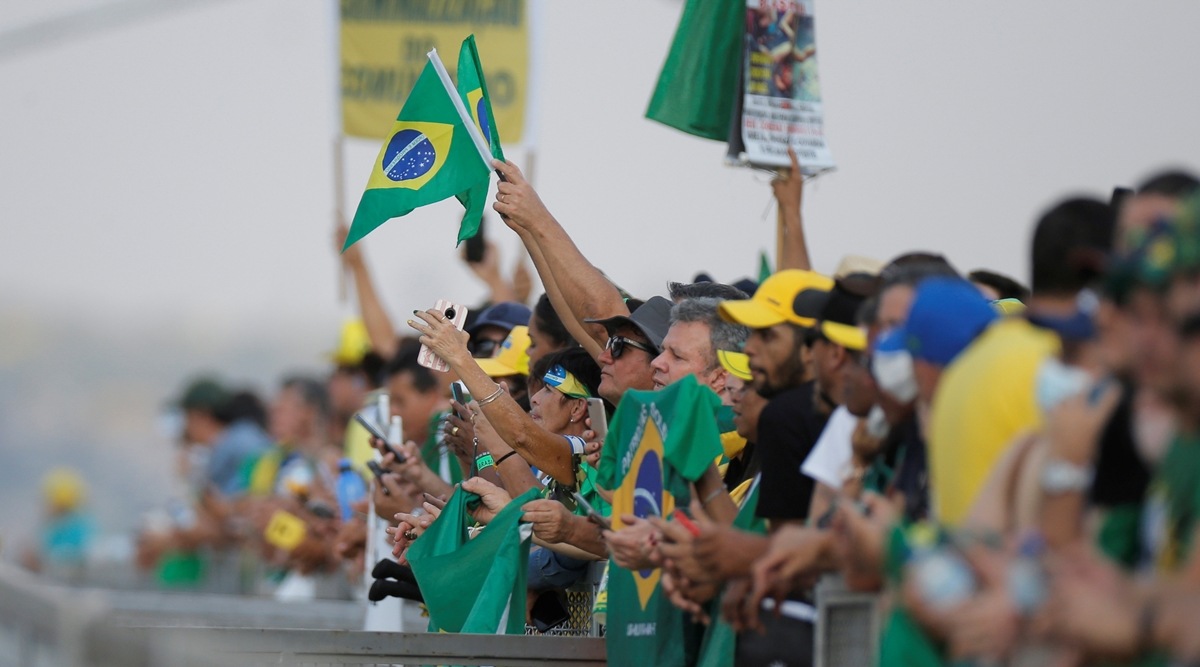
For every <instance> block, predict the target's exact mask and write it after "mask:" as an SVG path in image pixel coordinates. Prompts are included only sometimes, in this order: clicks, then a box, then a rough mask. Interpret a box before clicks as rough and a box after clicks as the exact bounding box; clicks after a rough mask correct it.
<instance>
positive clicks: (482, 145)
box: [426, 49, 504, 181]
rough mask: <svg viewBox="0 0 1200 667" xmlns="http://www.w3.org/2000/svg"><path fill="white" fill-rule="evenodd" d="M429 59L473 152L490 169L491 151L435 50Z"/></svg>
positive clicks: (501, 175)
mask: <svg viewBox="0 0 1200 667" xmlns="http://www.w3.org/2000/svg"><path fill="white" fill-rule="evenodd" d="M426 56H428V57H429V62H431V63H433V69H435V70H436V71H437V75H438V78H439V79H441V81H442V86H443V87H445V89H446V94H447V95H449V96H450V101H451V102H453V103H454V110H455V111H457V112H458V116H459V118H461V119H462V122H463V125H466V126H467V133H468V134H470V135H471V143H473V144H475V150H477V151H479V157H480V158H481V159H482V160H483V163H484V164H485V165H487V167H488V169H492V160H493V159H494V158H493V157H492V151H491V150H490V149H489V148H488V142H487V140H486V139H484V138H483V133H481V132H480V131H479V126H477V125H476V124H475V121H474V120H472V119H471V114H470V113H469V112H468V111H467V106H466V105H465V104H463V101H462V98H461V97H460V96H459V94H458V89H457V88H455V87H454V82H453V81H451V80H450V73H449V72H447V71H446V65H444V64H443V63H442V58H441V56H439V55H438V52H437V49H432V50H430V52H429V53H427V54H426ZM493 171H494V172H495V173H496V175H497V176H499V177H500V180H502V181H503V180H504V174H502V173H500V170H499V169H493Z"/></svg>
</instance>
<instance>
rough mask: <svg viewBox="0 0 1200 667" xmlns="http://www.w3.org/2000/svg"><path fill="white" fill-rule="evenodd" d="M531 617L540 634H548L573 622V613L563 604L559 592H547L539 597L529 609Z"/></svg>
mask: <svg viewBox="0 0 1200 667" xmlns="http://www.w3.org/2000/svg"><path fill="white" fill-rule="evenodd" d="M529 616H530V618H531V619H533V627H535V628H537V631H538V632H548V631H550V630H553V629H554V628H557V627H558V626H560V625H562V624H564V623H566V622H567V621H569V620H571V612H569V611H568V610H567V607H566V605H564V604H563V601H562V599H561V598H560V597H559V594H558V591H545V592H544V593H542V594H541V595H539V596H538V598H537V600H535V601H534V603H533V607H531V608H530V609H529Z"/></svg>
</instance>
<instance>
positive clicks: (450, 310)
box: [446, 308, 454, 320]
mask: <svg viewBox="0 0 1200 667" xmlns="http://www.w3.org/2000/svg"><path fill="white" fill-rule="evenodd" d="M446 319H448V320H452V319H454V309H453V308H447V309H446Z"/></svg>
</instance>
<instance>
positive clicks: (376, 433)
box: [354, 410, 407, 463]
mask: <svg viewBox="0 0 1200 667" xmlns="http://www.w3.org/2000/svg"><path fill="white" fill-rule="evenodd" d="M363 412H364V411H363V410H359V411H358V412H355V413H354V420H355V421H357V422H358V423H359V424H361V425H362V427H363V428H365V429H367V433H370V434H371V437H372V438H374V439H375V440H378V441H380V442H382V443H383V447H384V449H385V450H387V452H388V453H389V454H391V455H392V456H394V457H395V458H396V463H404V462H405V461H406V460H407V459H406V458H405V457H404V454H402V453H400V450H398V449H396V448H395V447H393V446H392V445H391V444H390V443H388V437H387V434H386V433H384V432H383V429H382V428H380V426H379V424H376V423H375V420H374V419H371V418H370V417H367V416H366V415H365V414H363Z"/></svg>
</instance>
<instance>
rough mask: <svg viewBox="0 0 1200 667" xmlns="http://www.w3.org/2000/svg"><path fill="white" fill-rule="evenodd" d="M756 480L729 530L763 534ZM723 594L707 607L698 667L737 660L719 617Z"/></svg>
mask: <svg viewBox="0 0 1200 667" xmlns="http://www.w3.org/2000/svg"><path fill="white" fill-rule="evenodd" d="M758 482H759V478H757V477H756V478H755V479H754V482H753V483H752V484H751V485H750V490H749V491H747V492H746V500H745V501H744V502H743V503H742V506H741V507H739V508H738V513H737V516H736V517H734V519H733V527H734V528H737V529H739V530H744V531H746V532H748V533H755V534H757V535H766V534H767V521H766V519H763V518H761V517H759V516H757V515H756V514H757V510H758V487H759V483H758ZM723 597H725V593H724V591H722V592H721V594H720V595H718V596H717V597H716V599H715V600H713V601H712V603H711V604H710V605H708V606H709V613H710V615H711V616H712V623H710V624H709V626H708V630H707V631H706V632H705V633H704V640H703V642H702V643H701V644H700V660H699V662H697V663H696V664H697V665H698V666H699V667H724V666H725V665H732V664H733V660H734V658H735V657H736V656H737V633H736V632H734V630H733V627H732V626H731V625H729V624H728V623H726V622H725V619H724V618H722V616H721V599H722V598H723Z"/></svg>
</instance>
